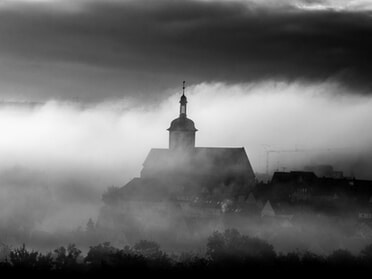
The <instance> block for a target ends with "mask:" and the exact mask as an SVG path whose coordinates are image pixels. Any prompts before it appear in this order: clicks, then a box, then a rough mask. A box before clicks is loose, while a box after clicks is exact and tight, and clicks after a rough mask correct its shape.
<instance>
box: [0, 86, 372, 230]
mask: <svg viewBox="0 0 372 279" xmlns="http://www.w3.org/2000/svg"><path fill="white" fill-rule="evenodd" d="M169 92H173V93H172V94H170V96H169V97H167V98H164V99H163V100H161V101H159V102H157V103H152V104H148V103H146V102H145V104H144V105H142V104H141V103H139V102H137V101H135V100H133V99H132V100H130V99H128V100H127V99H117V100H107V101H105V102H100V103H95V104H90V105H83V104H81V103H74V102H58V101H53V100H50V101H47V102H45V103H42V104H40V103H38V104H30V103H2V104H1V107H0V127H1V128H2V137H1V138H0V155H1V158H2V160H1V162H0V191H1V195H0V199H1V200H0V212H1V214H0V224H1V226H2V227H7V231H12V230H13V229H14V230H23V231H26V232H28V233H32V232H34V231H43V232H50V233H52V232H57V231H68V230H74V229H77V228H78V227H82V228H84V227H85V225H86V223H87V221H88V219H89V218H92V219H93V220H95V219H96V218H97V216H98V214H99V211H100V208H101V206H102V201H101V197H102V194H103V193H104V192H105V191H106V190H107V189H108V187H110V186H116V187H121V186H123V185H124V184H125V183H127V182H128V181H129V180H130V179H131V178H133V177H136V176H139V173H140V171H141V168H142V163H143V161H144V159H145V157H146V155H147V153H148V152H149V150H150V148H152V147H160V148H167V147H168V132H167V131H166V129H167V128H168V127H169V123H170V121H171V120H172V119H174V118H176V117H177V114H178V100H179V96H180V93H179V89H178V88H173V89H169ZM347 93H348V92H347V91H346V89H343V87H341V86H339V85H338V84H337V83H333V82H331V81H325V82H322V83H311V84H309V83H306V82H301V81H298V82H293V83H285V82H271V81H266V82H260V83H245V84H235V85H227V84H224V83H201V84H195V85H192V86H190V87H188V88H187V96H188V101H189V104H188V117H189V118H191V119H193V120H194V121H195V125H196V128H197V129H198V130H199V131H198V132H197V136H196V146H206V147H208V146H211V147H214V146H216V147H218V146H229V147H232V146H239V147H240V146H243V147H245V149H246V151H247V153H248V156H249V159H250V162H251V164H252V167H253V170H254V171H255V172H256V173H263V172H265V168H266V165H265V163H266V157H265V156H266V150H267V148H270V149H278V150H280V149H295V148H304V149H305V148H306V149H312V150H314V151H311V152H310V151H309V152H304V153H301V152H294V153H288V154H282V155H281V154H279V155H276V156H277V157H273V158H271V161H270V164H271V165H270V172H273V171H275V169H281V168H286V169H287V170H288V169H302V168H303V166H305V165H309V164H313V163H315V164H333V165H334V166H335V168H337V169H339V170H342V171H344V174H345V175H354V176H356V177H358V178H368V179H371V178H372V177H371V176H370V173H369V170H370V167H371V162H372V155H371V152H370V150H371V142H372V132H371V131H370V129H368V126H367V123H368V121H369V120H370V119H372V110H371V107H372V99H371V97H369V96H366V95H363V96H361V95H350V94H347ZM268 146H269V147H268ZM325 149H334V150H333V151H332V152H328V151H324V150H325ZM319 150H320V151H319ZM322 150H323V151H324V152H323V151H322ZM277 161H278V162H280V163H279V164H277ZM10 234H11V233H10ZM10 234H9V235H10Z"/></svg>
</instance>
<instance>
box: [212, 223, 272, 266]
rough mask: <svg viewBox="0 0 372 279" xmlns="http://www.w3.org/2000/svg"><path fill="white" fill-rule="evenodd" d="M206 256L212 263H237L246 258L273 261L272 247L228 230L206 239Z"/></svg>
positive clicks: (235, 231) (261, 241)
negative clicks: (227, 261) (229, 261)
mask: <svg viewBox="0 0 372 279" xmlns="http://www.w3.org/2000/svg"><path fill="white" fill-rule="evenodd" d="M207 255H208V256H209V257H210V258H211V259H212V260H214V261H226V260H233V261H239V260H246V259H248V258H266V259H273V258H274V257H275V252H274V248H273V246H272V245H270V244H268V243H267V242H265V241H263V240H261V239H259V238H254V237H249V236H246V235H241V234H240V233H239V232H238V231H237V230H235V229H228V230H226V231H225V232H223V233H220V232H214V233H213V235H212V236H210V237H209V238H208V243H207Z"/></svg>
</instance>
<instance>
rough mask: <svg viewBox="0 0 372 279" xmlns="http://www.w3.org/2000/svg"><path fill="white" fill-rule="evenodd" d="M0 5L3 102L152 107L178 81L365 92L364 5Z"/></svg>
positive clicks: (367, 16) (123, 0)
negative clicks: (336, 85) (336, 86)
mask: <svg viewBox="0 0 372 279" xmlns="http://www.w3.org/2000/svg"><path fill="white" fill-rule="evenodd" d="M0 2H1V4H0V39H1V44H0V61H1V63H0V92H1V93H0V94H1V98H2V99H3V100H22V101H23V100H25V101H27V100H32V101H41V102H43V101H45V100H48V99H67V100H74V101H75V100H76V101H79V102H97V101H101V100H103V99H105V100H106V99H108V98H112V99H115V98H122V97H134V98H136V99H138V98H144V99H146V100H151V101H152V100H158V98H159V96H160V98H162V96H163V94H167V93H165V92H166V91H167V90H168V89H170V88H175V87H178V86H179V84H180V81H182V80H187V81H188V83H189V84H196V83H200V82H206V81H208V82H213V81H219V82H227V83H238V82H248V81H257V80H267V79H275V80H287V81H293V80H298V79H301V80H304V81H309V82H312V81H324V80H332V81H334V80H335V81H337V82H340V83H342V84H343V85H344V86H348V88H350V90H349V92H350V93H362V94H369V93H370V92H371V88H372V83H371V80H372V79H371V73H372V69H371V68H372V63H371V60H372V59H371V58H372V52H371V51H370V49H371V48H372V17H371V13H372V12H371V11H372V2H371V1H346V0H344V1H343V0H338V1H322V0H314V1H312V0H294V1H289V0H286V1H271V0H267V1H265V0H264V1H257V0H256V1H255V0H252V1H249V0H240V1H239V0H236V1H233V0H230V1H217V0H216V1H212V0H211V1H201V0H199V1H198V0H177V1H173V0H157V1H148V0H135V1H134V0H133V1H130V0H108V1H107V0H105V1H98V0H80V1H76V0H63V1H62V0H38V1H36V0H33V1H32V0H28V1H22V0H8V1H6V0H5V1H4V0H2V1H0ZM278 2H279V3H278ZM168 94H170V93H169V92H168Z"/></svg>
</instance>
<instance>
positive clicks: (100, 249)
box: [84, 242, 118, 265]
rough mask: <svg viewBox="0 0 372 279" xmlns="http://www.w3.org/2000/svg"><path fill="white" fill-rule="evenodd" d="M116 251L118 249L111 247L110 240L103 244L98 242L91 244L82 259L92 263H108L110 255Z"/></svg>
mask: <svg viewBox="0 0 372 279" xmlns="http://www.w3.org/2000/svg"><path fill="white" fill-rule="evenodd" d="M117 251H118V249H117V248H115V247H112V246H111V245H110V242H104V243H103V244H99V245H97V246H91V247H90V249H89V252H88V254H87V256H86V258H85V260H84V261H85V262H87V263H91V264H94V265H97V264H102V263H109V262H110V260H111V256H112V255H113V254H115V253H116V252H117Z"/></svg>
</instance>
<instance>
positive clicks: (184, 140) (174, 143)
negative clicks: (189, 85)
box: [168, 81, 197, 150]
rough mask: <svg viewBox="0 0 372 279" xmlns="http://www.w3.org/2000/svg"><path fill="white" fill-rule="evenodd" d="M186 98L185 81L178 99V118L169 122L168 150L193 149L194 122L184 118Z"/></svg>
mask: <svg viewBox="0 0 372 279" xmlns="http://www.w3.org/2000/svg"><path fill="white" fill-rule="evenodd" d="M186 104H187V98H186V96H185V81H184V82H183V86H182V96H181V99H180V116H179V117H178V118H176V119H174V120H173V121H172V122H171V125H170V127H169V128H168V131H169V148H170V149H172V150H175V149H176V150H179V149H182V150H185V149H189V148H194V147H195V132H196V131H197V129H196V128H195V125H194V122H193V121H192V120H191V119H189V118H187V117H186Z"/></svg>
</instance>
